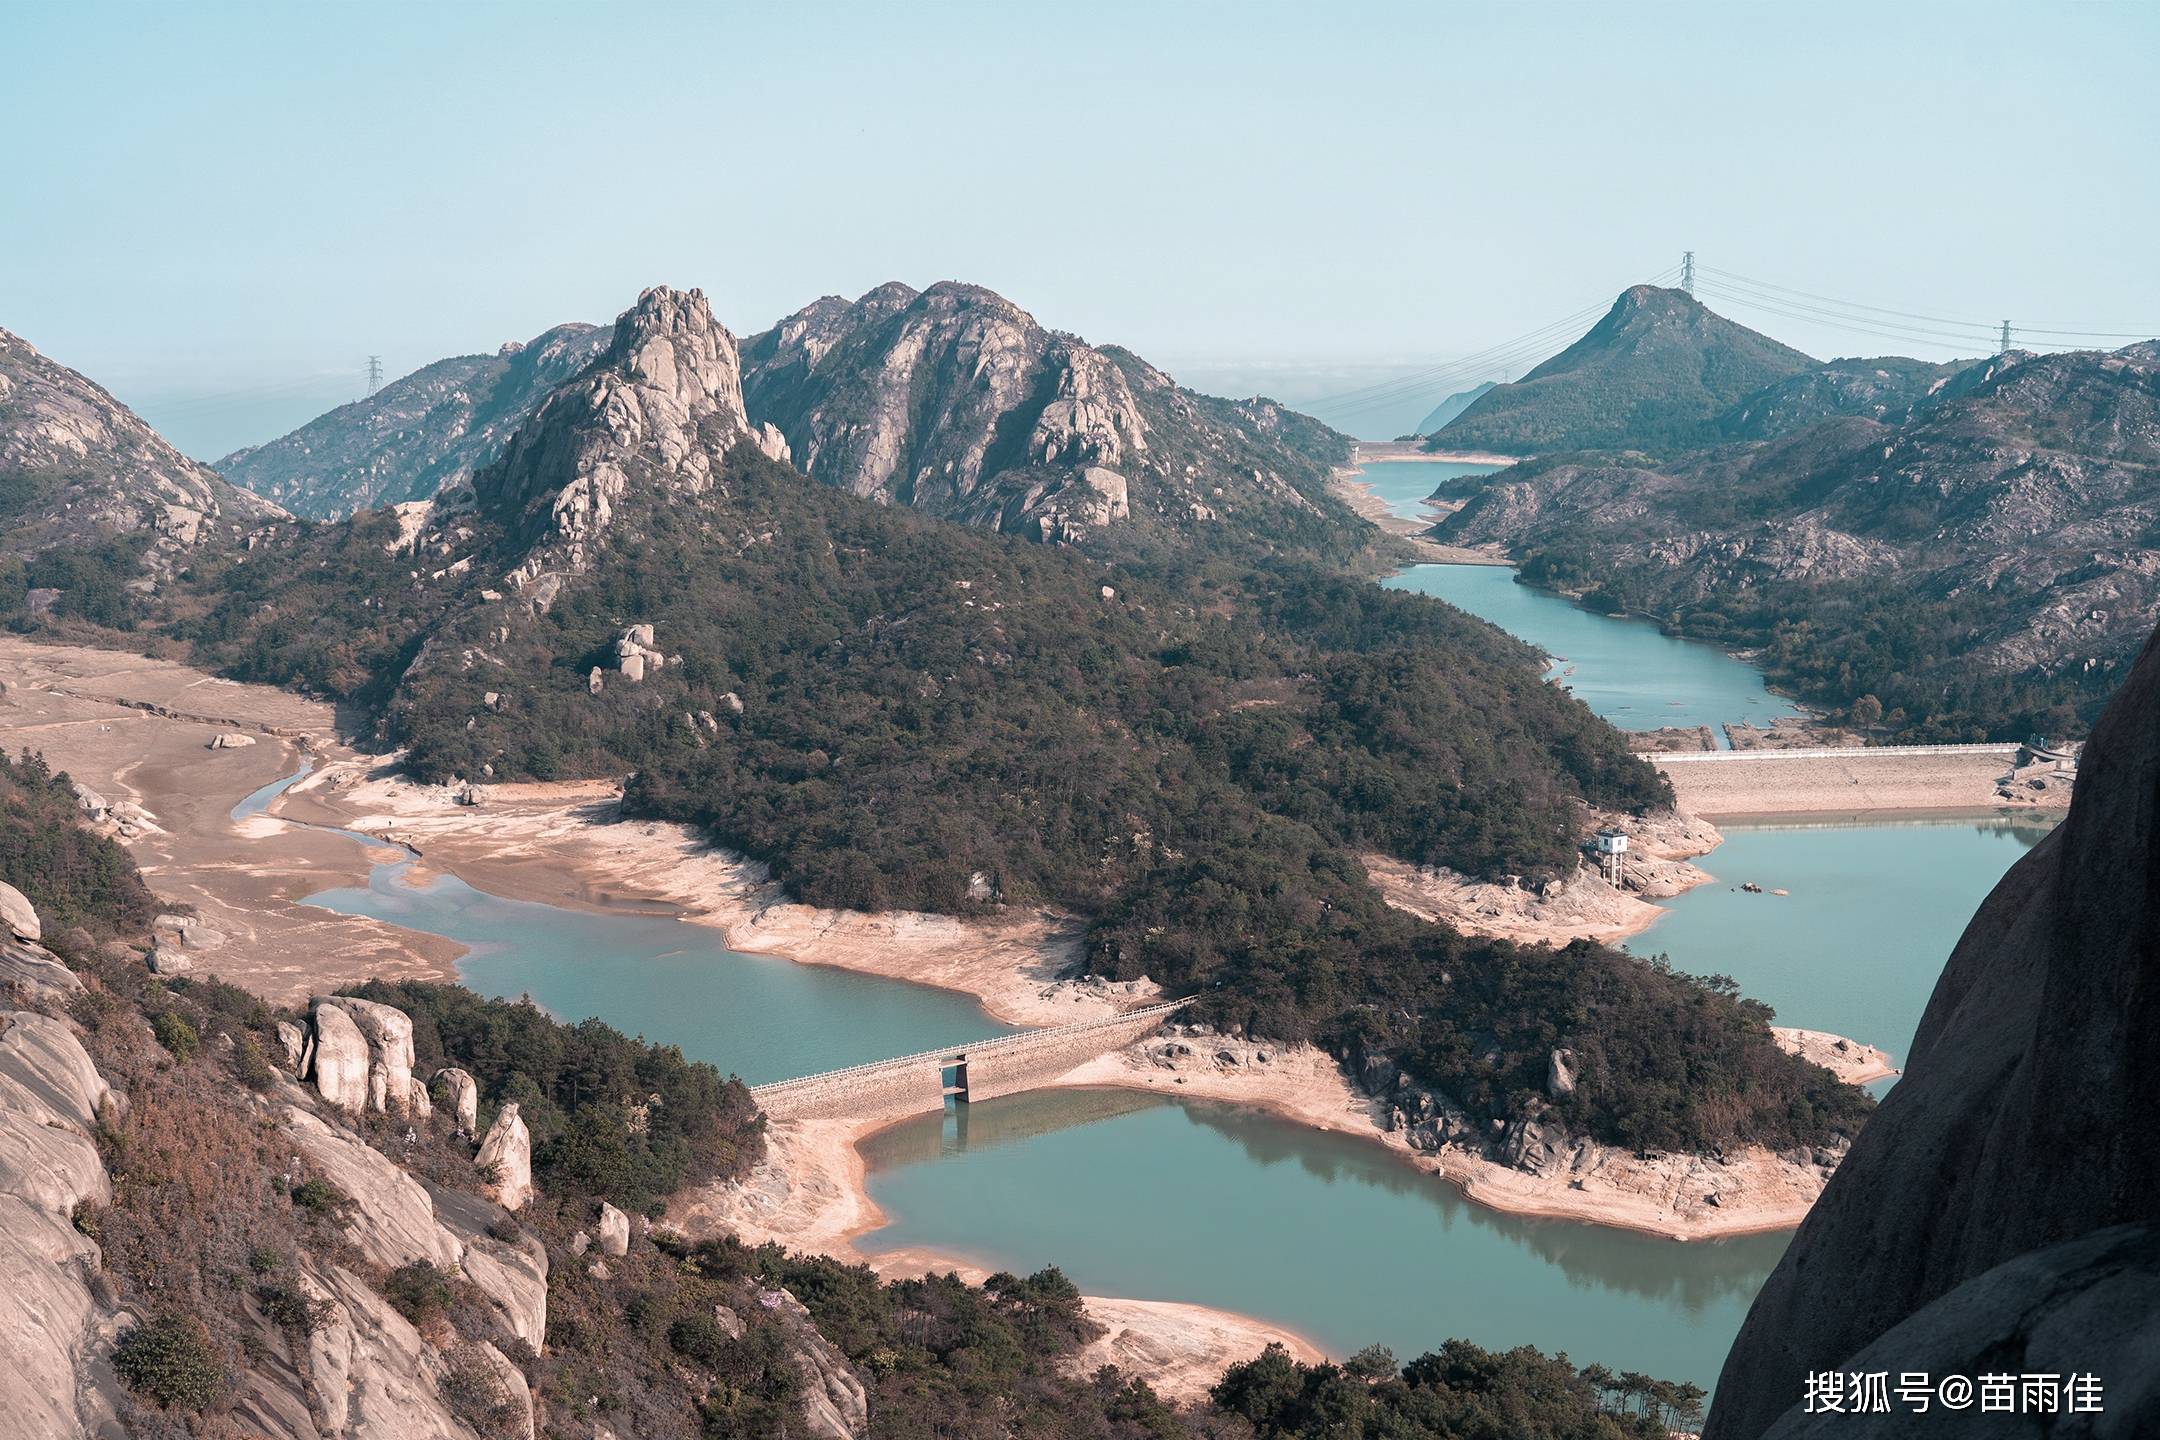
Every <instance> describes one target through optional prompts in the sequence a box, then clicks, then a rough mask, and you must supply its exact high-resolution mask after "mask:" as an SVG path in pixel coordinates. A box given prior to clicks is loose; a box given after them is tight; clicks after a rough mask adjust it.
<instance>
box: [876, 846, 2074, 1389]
mask: <svg viewBox="0 0 2160 1440" xmlns="http://www.w3.org/2000/svg"><path fill="white" fill-rule="evenodd" d="M1725 833H1726V836H1727V841H1726V844H1725V845H1723V846H1722V847H1720V848H1719V849H1718V850H1716V851H1714V852H1713V853H1712V854H1711V855H1710V856H1709V857H1708V859H1707V860H1706V861H1705V862H1704V863H1705V864H1706V865H1707V866H1708V868H1709V869H1710V870H1711V872H1712V873H1713V874H1715V875H1716V876H1717V877H1718V879H1717V881H1716V882H1715V883H1713V884H1710V885H1706V886H1703V887H1700V888H1699V889H1696V890H1693V891H1690V892H1689V893H1688V894H1686V895H1684V896H1681V897H1679V898H1678V899H1676V900H1673V901H1670V902H1667V903H1668V904H1669V905H1670V907H1671V913H1670V914H1669V915H1668V916H1667V917H1666V918H1665V919H1663V920H1660V921H1659V922H1658V923H1657V924H1656V925H1655V926H1653V927H1652V928H1651V929H1650V930H1648V931H1646V932H1644V934H1642V935H1641V936H1638V937H1637V938H1636V940H1635V941H1634V942H1633V945H1632V947H1631V948H1632V949H1634V950H1635V951H1636V952H1637V953H1638V954H1644V955H1649V954H1655V953H1657V952H1660V951H1664V952H1667V953H1669V954H1670V955H1671V957H1672V959H1673V962H1674V963H1675V964H1676V965H1678V966H1679V967H1680V968H1681V969H1683V970H1688V971H1691V972H1694V973H1697V974H1709V973H1724V974H1727V975H1731V976H1732V977H1733V978H1734V979H1736V980H1738V981H1739V982H1740V986H1741V989H1742V990H1743V991H1744V992H1745V993H1748V994H1751V995H1755V996H1757V997H1759V998H1761V999H1763V1000H1766V1001H1768V1002H1769V1003H1770V1004H1771V1005H1772V1006H1774V1007H1775V1008H1776V1009H1777V1011H1778V1014H1779V1018H1780V1020H1781V1021H1782V1022H1783V1023H1785V1024H1789V1025H1803V1026H1806V1027H1808V1028H1810V1029H1819V1030H1833V1031H1837V1032H1838V1033H1840V1034H1846V1035H1853V1036H1857V1037H1859V1038H1861V1039H1863V1040H1866V1041H1868V1042H1870V1043H1873V1044H1879V1045H1882V1046H1883V1047H1884V1048H1886V1049H1888V1050H1889V1051H1890V1052H1891V1053H1892V1055H1893V1056H1896V1057H1899V1058H1902V1056H1903V1055H1904V1053H1905V1050H1906V1048H1908V1047H1909V1045H1910V1042H1911V1039H1912V1033H1913V1030H1914V1028H1915V1027H1916V1026H1917V1025H1918V1024H1919V1021H1920V1014H1921V1012H1922V1010H1924V1009H1925V1008H1926V1005H1927V999H1928V995H1929V994H1930V992H1931V991H1932V990H1933V989H1934V985H1935V979H1936V976H1937V975H1938V974H1939V973H1940V972H1941V969H1942V962H1943V960H1944V959H1945V958H1946V957H1947V956H1948V955H1949V953H1950V949H1951V947H1952V946H1953V945H1954V944H1955V943H1956V942H1957V937H1958V935H1959V934H1960V933H1961V932H1962V931H1963V929H1964V926H1965V922H1966V920H1967V918H1968V917H1969V916H1970V915H1971V913H1972V911H1973V910H1974V909H1975V908H1976V907H1977V906H1978V905H1979V903H1980V900H1981V898H1982V897H1983V896H1984V895H1985V894H1986V893H1987V891H1988V889H1989V888H1990V887H1992V886H1993V885H1994V883H1995V881H1996V880H1997V879H1999V878H2000V877H2001V875H2002V872H2003V871H2005V870H2007V869H2008V868H2009V867H2010V866H2011V865H2012V864H2013V863H2015V862H2016V860H2017V859H2018V857H2019V856H2021V855H2023V854H2024V853H2025V851H2026V850H2027V849H2028V848H2030V846H2031V845H2032V844H2034V843H2035V842H2036V841H2037V840H2038V839H2039V837H2040V836H2041V835H2042V834H2044V833H2046V832H2045V827H2044V826H2038V827H2036V826H2034V825H2032V824H2030V823H2027V824H2010V823H2007V822H2002V821H1993V820H1972V819H1965V820H1929V821H1917V822H1896V821H1890V822H1870V823H1865V824H1862V823H1851V824H1828V823H1825V824H1806V825H1798V824H1775V825H1734V826H1730V827H1728V828H1727V829H1726V832H1725ZM1743 880H1754V881H1756V882H1757V883H1759V884H1762V885H1763V886H1765V887H1766V888H1767V887H1784V888H1788V889H1790V890H1791V892H1792V893H1791V895H1789V896H1772V895H1767V894H1764V895H1748V894H1745V893H1743V892H1741V891H1739V890H1738V889H1737V888H1736V887H1737V886H1738V885H1739V884H1740V883H1741V882H1742V881H1743ZM863 1148H864V1157H865V1159H866V1161H867V1162H868V1167H869V1188H870V1193H871V1196H872V1197H873V1198H874V1199H876V1201H877V1202H878V1204H879V1205H880V1206H881V1207H883V1209H884V1210H885V1212H886V1214H887V1215H888V1216H889V1217H890V1223H889V1224H888V1225H887V1226H886V1227H885V1228H884V1229H882V1230H879V1231H877V1232H876V1233H875V1234H873V1235H871V1236H869V1237H867V1238H866V1240H865V1241H864V1244H865V1245H866V1247H868V1248H872V1249H880V1250H882V1249H893V1248H901V1247H905V1246H922V1247H926V1248H929V1249H933V1250H937V1251H941V1252H944V1253H950V1254H959V1255H965V1256H968V1257H970V1258H973V1259H975V1260H977V1261H978V1262H979V1263H981V1264H984V1265H986V1266H989V1267H991V1268H994V1269H995V1268H1008V1269H1014V1268H1016V1269H1032V1268H1035V1267H1037V1266H1040V1265H1044V1264H1049V1263H1053V1262H1054V1263H1056V1264H1058V1265H1059V1266H1061V1267H1063V1268H1064V1269H1065V1270H1066V1272H1067V1273H1068V1274H1070V1275H1071V1276H1072V1277H1073V1278H1074V1279H1075V1280H1076V1281H1077V1282H1079V1284H1080V1285H1081V1287H1082V1288H1083V1289H1087V1290H1090V1291H1092V1292H1095V1293H1100V1294H1117V1295H1131V1296H1137V1297H1141V1298H1148V1299H1165V1300H1194V1301H1200V1302H1203V1303H1207V1304H1212V1305H1219V1306H1223V1307H1226V1308H1229V1309H1235V1310H1241V1311H1243V1312H1245V1313H1248V1314H1252V1315H1257V1316H1260V1317H1262V1318H1264V1319H1268V1320H1273V1321H1276V1322H1277V1323H1280V1324H1283V1325H1286V1326H1289V1327H1290V1328H1292V1329H1294V1330H1298V1331H1299V1332H1301V1333H1303V1334H1305V1335H1307V1336H1308V1337H1310V1338H1311V1339H1313V1340H1315V1341H1317V1342H1319V1343H1320V1344H1322V1345H1323V1346H1324V1347H1325V1348H1327V1349H1329V1350H1330V1351H1332V1352H1335V1353H1345V1352H1347V1351H1348V1350H1350V1349H1354V1348H1356V1347H1357V1346H1360V1345H1364V1344H1367V1343H1370V1342H1372V1341H1374V1340H1378V1341H1381V1342H1382V1343H1385V1344H1387V1345H1390V1346H1392V1347H1393V1348H1394V1349H1395V1350H1396V1352H1397V1353H1398V1354H1399V1355H1404V1356H1408V1355H1414V1354H1416V1353H1418V1352H1419V1351H1421V1350H1424V1349H1428V1348H1430V1347H1432V1346H1434V1345H1437V1344H1438V1343H1439V1342H1440V1341H1442V1340H1444V1339H1447V1338H1448V1337H1450V1336H1461V1337H1463V1338H1465V1339H1470V1340H1475V1341H1476V1342H1478V1343H1479V1344H1481V1345H1485V1346H1506V1345H1516V1344H1523V1343H1533V1344H1538V1345H1541V1346H1543V1347H1544V1348H1545V1349H1547V1350H1553V1349H1565V1350H1566V1351H1567V1352H1568V1353H1569V1354H1570V1355H1571V1356H1573V1357H1574V1358H1575V1359H1576V1360H1578V1361H1586V1360H1598V1361H1602V1362H1603V1363H1605V1364H1607V1365H1611V1366H1613V1367H1615V1368H1625V1369H1639V1370H1643V1371H1645V1372H1647V1373H1650V1374H1656V1375H1661V1376H1665V1377H1668V1378H1673V1379H1688V1380H1694V1381H1696V1382H1697V1383H1698V1384H1701V1385H1705V1386H1708V1385H1710V1384H1712V1383H1713V1382H1714V1381H1715V1380H1716V1378H1717V1370H1718V1367H1719V1366H1720V1364H1722V1362H1723V1359H1724V1355H1725V1351H1726V1349H1727V1348H1728V1347H1729V1346H1730V1344H1731V1342H1732V1337H1733V1334H1734V1333H1735V1332H1736V1331H1737V1329H1738V1328H1739V1324H1740V1321H1741V1319H1742V1317H1743V1316H1744V1315H1745V1314H1746V1312H1747V1306H1748V1304H1749V1302H1750V1301H1751V1300H1752V1299H1753V1298H1754V1294H1755V1291H1756V1290H1757V1289H1758V1288H1759V1287H1760V1286H1761V1284H1762V1281H1763V1279H1764V1278H1765V1277H1766V1276H1767V1275H1768V1274H1769V1271H1770V1268H1771V1266H1773V1265H1774V1264H1775V1263H1776V1262H1777V1258H1778V1256H1779V1255H1780V1254H1781V1253H1782V1252H1783V1250H1784V1248H1785V1243H1786V1238H1787V1237H1785V1236H1783V1235H1769V1236H1757V1237H1750V1238H1746V1239H1741V1240H1734V1241H1727V1242H1722V1243H1716V1244H1690V1245H1681V1244H1675V1243H1673V1242H1670V1241H1664V1240H1655V1239H1650V1238H1647V1237H1642V1236H1636V1235H1629V1234H1624V1233H1621V1232H1617V1231H1610V1230H1600V1229H1596V1228H1593V1227H1588V1226H1581V1225H1569V1224H1565V1223H1561V1222H1554V1221H1528V1220H1517V1219H1512V1218H1510V1217H1507V1216H1502V1215H1496V1214H1493V1213H1492V1212H1490V1211H1487V1210H1484V1209H1482V1208H1480V1207H1478V1206H1475V1205H1472V1204H1470V1203H1469V1202H1467V1201H1465V1200H1463V1199H1461V1198H1460V1197H1459V1196H1458V1195H1457V1194H1456V1193H1455V1191H1454V1190H1453V1189H1452V1188H1451V1187H1449V1186H1447V1185H1446V1184H1444V1183H1442V1182H1439V1181H1436V1180H1433V1179H1430V1178H1429V1177H1425V1176H1421V1175H1418V1174H1417V1173H1415V1172H1413V1171H1411V1170H1410V1169H1409V1168H1408V1167H1406V1166H1404V1165H1402V1164H1401V1163H1400V1162H1399V1161H1398V1160H1396V1159H1395V1158H1394V1157H1392V1156H1389V1155H1388V1154H1386V1153H1385V1152H1383V1151H1382V1150H1380V1148H1379V1147H1377V1146H1375V1145H1373V1144H1371V1143H1370V1142H1362V1141H1359V1140H1357V1139H1355V1138H1353V1137H1346V1136H1333V1135H1322V1134H1317V1133H1314V1132H1311V1131H1308V1130H1305V1129H1303V1128H1302V1127H1299V1126H1297V1125H1294V1124H1291V1123H1289V1122H1286V1121H1282V1120H1277V1119H1275V1118H1273V1117H1270V1116H1267V1115H1263V1114H1258V1113H1254V1112H1248V1111H1241V1110H1236V1109H1231V1108H1228V1107H1224V1106H1219V1105H1213V1104H1205V1103H1197V1102H1191V1101H1176V1100H1172V1099H1168V1098H1161V1099H1158V1098H1157V1097H1154V1096H1148V1095H1134V1096H1129V1097H1127V1096H1108V1097H1106V1096H1100V1095H1086V1094H1083V1095H1074V1094H1071V1093H1063V1094H1060V1093H1050V1094H1040V1093H1038V1094H1034V1095H1025V1096H1015V1097H1012V1098H1011V1099H1008V1100H999V1101H990V1102H986V1103H982V1104H977V1105H973V1106H970V1107H968V1108H967V1110H966V1112H964V1113H963V1112H959V1111H948V1112H947V1113H946V1114H945V1115H943V1116H926V1117H923V1118H922V1119H920V1120H915V1121H910V1122H908V1123H907V1124H904V1125H902V1126H900V1127H898V1128H896V1129H894V1130H890V1131H887V1132H885V1133H884V1134H882V1135H879V1136H876V1137H874V1138H872V1139H871V1140H870V1141H868V1142H866V1144H865V1145H864V1147H863Z"/></svg>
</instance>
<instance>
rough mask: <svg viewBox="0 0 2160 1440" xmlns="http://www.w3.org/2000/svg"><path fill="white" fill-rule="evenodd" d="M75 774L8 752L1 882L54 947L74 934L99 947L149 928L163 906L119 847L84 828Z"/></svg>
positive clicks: (3, 755)
mask: <svg viewBox="0 0 2160 1440" xmlns="http://www.w3.org/2000/svg"><path fill="white" fill-rule="evenodd" d="M81 818H82V808H81V806H80V804H79V803H78V802H77V800H76V798H75V791H74V789H73V787H72V786H71V785H70V784H69V782H68V777H67V773H66V772H65V771H61V772H58V773H55V772H54V770H53V769H52V767H51V766H49V765H47V764H46V763H45V757H44V756H42V755H38V754H34V753H32V752H30V751H27V750H26V751H24V752H23V754H22V755H21V756H20V757H19V758H16V759H10V758H9V757H8V755H7V752H6V751H4V750H0V880H5V881H7V883H8V884H10V885H13V886H14V887H15V888H16V889H18V890H20V891H22V893H23V895H24V897H25V898H26V899H28V900H29V901H30V903H31V905H32V906H34V907H35V908H36V910H37V913H38V916H39V918H40V920H42V921H43V924H44V932H45V936H46V938H47V940H48V941H49V942H53V943H58V942H59V941H60V940H61V939H62V937H65V936H66V935H68V933H69V932H71V931H81V932H82V933H83V934H84V935H85V936H87V937H88V938H89V939H90V940H92V941H97V940H109V939H111V938H113V937H114V936H116V935H121V934H128V933H134V932H139V931H141V930H144V929H146V928H148V926H149V924H150V919H151V917H152V916H153V915H155V914H156V913H157V901H156V900H155V899H154V898H153V897H152V896H151V894H150V890H149V887H147V886H145V885H144V884H143V881H142V874H141V872H140V871H138V870H137V869H136V868H135V861H134V860H133V858H132V857H130V856H129V855H128V853H127V851H126V850H124V849H122V848H121V846H120V844H119V842H118V841H115V840H110V839H107V838H106V837H105V836H103V835H99V834H97V833H96V832H94V831H92V830H90V829H88V828H86V827H84V826H83V825H81V824H79V823H77V822H79V821H80V820H81Z"/></svg>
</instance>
